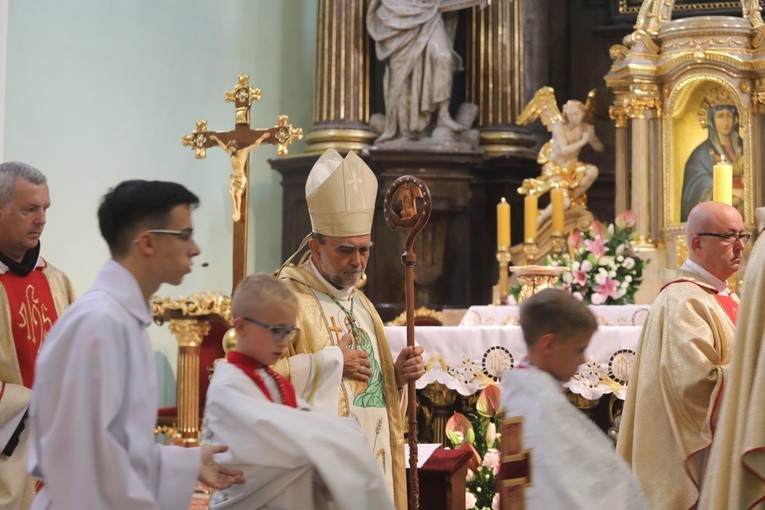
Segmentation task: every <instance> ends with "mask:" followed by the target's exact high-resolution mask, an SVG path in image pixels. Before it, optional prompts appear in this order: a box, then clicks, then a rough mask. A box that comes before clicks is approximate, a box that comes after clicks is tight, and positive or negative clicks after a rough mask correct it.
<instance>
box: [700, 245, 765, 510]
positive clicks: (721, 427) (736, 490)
mask: <svg viewBox="0 0 765 510" xmlns="http://www.w3.org/2000/svg"><path fill="white" fill-rule="evenodd" d="M763 310H765V240H762V239H760V240H759V241H758V242H757V244H756V245H755V247H754V249H753V250H752V254H751V255H750V257H749V262H748V263H747V271H746V276H745V280H744V293H743V296H742V299H741V308H740V309H739V316H738V327H737V329H736V341H735V342H734V344H733V352H732V353H731V361H730V367H729V369H728V372H727V374H726V378H725V386H724V388H723V396H722V407H721V410H720V415H719V418H718V419H717V428H716V429H715V437H714V442H713V443H712V452H711V454H710V457H709V462H708V464H707V471H706V474H705V477H704V482H703V484H702V487H701V499H700V501H699V508H700V509H702V510H707V509H712V510H716V509H718V508H747V509H749V508H760V506H757V505H762V502H763V501H765V407H763V403H765V342H764V341H763V339H764V338H765V321H763V317H762V314H763Z"/></svg>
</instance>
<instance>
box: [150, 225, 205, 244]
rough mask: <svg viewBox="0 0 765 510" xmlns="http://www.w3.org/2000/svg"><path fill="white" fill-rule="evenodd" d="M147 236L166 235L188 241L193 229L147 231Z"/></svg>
mask: <svg viewBox="0 0 765 510" xmlns="http://www.w3.org/2000/svg"><path fill="white" fill-rule="evenodd" d="M146 233H147V234H158V235H167V236H175V237H177V238H178V239H180V240H181V241H190V240H191V238H192V236H193V235H194V229H193V228H184V229H183V230H166V229H161V228H160V229H154V230H147V231H146Z"/></svg>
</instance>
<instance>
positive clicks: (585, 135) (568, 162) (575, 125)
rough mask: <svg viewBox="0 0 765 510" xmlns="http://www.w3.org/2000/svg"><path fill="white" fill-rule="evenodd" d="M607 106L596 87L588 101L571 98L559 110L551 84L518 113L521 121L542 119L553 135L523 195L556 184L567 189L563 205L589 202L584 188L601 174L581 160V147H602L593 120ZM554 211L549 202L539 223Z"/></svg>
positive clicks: (544, 146) (600, 114)
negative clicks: (538, 167)
mask: <svg viewBox="0 0 765 510" xmlns="http://www.w3.org/2000/svg"><path fill="white" fill-rule="evenodd" d="M604 111H605V107H604V106H603V104H602V102H601V100H600V97H599V96H598V94H597V91H596V90H595V89H593V90H591V91H590V93H589V94H587V102H586V103H584V104H582V102H581V101H576V100H569V101H567V102H566V104H564V105H563V112H562V113H561V111H560V110H558V104H557V102H556V101H555V91H554V90H553V89H552V87H542V88H541V89H539V90H538V91H537V92H536V94H534V97H533V98H532V99H531V101H529V104H527V105H526V108H524V109H523V111H522V112H521V114H520V115H519V116H518V120H517V121H516V123H517V124H518V125H524V124H528V123H529V122H533V121H534V120H536V119H540V120H541V121H542V124H544V125H545V127H546V128H547V130H548V131H550V132H551V133H552V138H551V139H550V141H549V142H547V143H545V144H544V145H543V146H542V148H541V149H540V150H539V155H538V156H537V163H539V164H540V165H542V173H541V175H540V176H539V177H537V178H531V179H524V180H523V183H522V184H521V187H520V188H518V193H520V194H521V195H527V194H532V195H542V194H544V193H547V192H548V191H550V188H553V187H557V188H563V189H564V190H567V193H566V194H565V198H564V203H563V205H564V208H565V209H568V208H570V207H571V206H572V205H581V206H586V205H587V196H586V195H585V192H586V191H587V190H588V189H589V187H590V186H592V183H593V182H595V179H596V178H597V177H598V168H597V167H596V166H595V165H591V164H588V163H583V162H581V161H579V152H581V150H582V147H584V146H585V145H587V144H590V145H591V146H592V148H593V149H595V150H596V151H598V152H601V151H603V143H602V142H601V141H600V140H599V139H598V137H597V136H596V135H595V127H594V126H593V121H594V119H595V117H596V116H597V117H600V116H602V115H603V113H604ZM551 213H552V205H548V206H547V207H546V208H545V209H544V210H543V211H542V212H541V213H540V214H539V217H538V218H537V224H539V225H541V224H542V223H544V222H545V221H546V220H547V219H548V218H549V217H550V215H551Z"/></svg>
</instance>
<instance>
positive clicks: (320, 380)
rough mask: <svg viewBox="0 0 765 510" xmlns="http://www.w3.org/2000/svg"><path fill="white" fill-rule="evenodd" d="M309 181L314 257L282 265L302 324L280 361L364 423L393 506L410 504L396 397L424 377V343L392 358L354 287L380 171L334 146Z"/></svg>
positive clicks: (314, 399) (311, 390) (301, 386)
mask: <svg viewBox="0 0 765 510" xmlns="http://www.w3.org/2000/svg"><path fill="white" fill-rule="evenodd" d="M305 190H306V201H307V202H308V212H309V214H310V216H311V227H312V230H313V232H312V233H311V234H310V236H308V237H307V238H306V240H304V244H305V242H307V243H308V247H309V249H310V258H309V259H308V260H307V261H306V262H305V263H304V264H302V265H300V266H297V267H296V266H291V265H287V266H286V267H283V268H282V269H281V270H280V276H281V278H283V279H284V281H285V282H286V283H287V285H288V286H289V288H290V289H291V290H292V292H293V293H294V294H295V296H296V297H297V298H298V303H299V315H298V323H297V325H298V327H299V328H300V333H299V334H298V336H297V338H296V339H295V341H294V342H293V343H292V344H291V345H290V346H289V350H288V354H287V356H285V357H284V358H282V360H281V361H279V363H277V364H276V369H277V370H278V371H279V372H280V373H282V374H283V375H285V376H287V377H289V378H290V380H291V381H292V383H293V384H294V385H295V389H296V390H297V392H298V395H299V396H301V397H302V398H303V399H305V400H306V401H307V402H309V403H310V404H312V405H314V406H316V407H318V408H319V409H321V410H324V411H325V412H330V413H333V414H337V415H340V416H353V417H354V419H356V420H357V421H358V422H359V424H360V425H361V428H362V429H363V430H364V432H365V433H366V436H367V441H368V444H369V449H370V451H371V452H372V453H373V454H374V455H375V458H376V459H377V460H378V462H379V464H380V468H381V469H382V470H383V472H384V473H385V479H386V483H387V488H388V491H389V493H390V495H391V496H392V499H393V502H394V504H395V505H396V508H398V509H405V508H406V468H405V464H404V432H403V429H402V419H401V412H400V407H399V406H400V402H401V401H402V399H403V397H405V395H406V392H404V391H402V389H403V388H404V387H405V385H406V383H407V381H409V380H416V379H418V378H419V377H421V376H422V375H423V374H424V373H425V367H424V365H423V361H422V347H419V346H418V347H415V348H414V349H411V348H405V349H403V350H402V351H401V352H400V353H399V354H398V355H397V356H396V359H395V360H394V359H393V356H392V355H391V351H390V348H389V347H388V342H387V340H386V337H385V330H384V329H383V323H382V321H381V320H380V316H379V315H378V313H377V311H376V310H375V308H374V305H372V303H371V302H370V301H369V299H367V298H366V296H364V294H363V293H362V292H360V291H359V290H358V289H357V288H356V284H357V283H358V282H359V280H360V279H361V277H362V275H363V274H364V270H365V269H366V265H367V261H368V259H369V252H370V248H371V246H372V239H371V235H370V233H371V230H372V219H373V215H374V207H375V199H376V197H377V178H376V177H375V175H374V173H372V170H370V169H369V167H368V166H367V165H366V164H365V163H364V161H363V160H362V159H361V158H360V157H359V156H357V155H356V154H355V153H354V152H353V151H351V152H348V155H347V156H346V157H345V158H343V157H342V156H340V154H338V153H337V152H336V151H335V150H334V149H328V150H327V151H326V152H325V153H324V154H322V156H321V157H320V158H319V160H318V161H317V162H316V164H315V165H314V166H313V168H312V169H311V172H310V173H309V175H308V180H307V182H306V186H305ZM301 249H302V246H301V248H299V249H298V252H300V250H301Z"/></svg>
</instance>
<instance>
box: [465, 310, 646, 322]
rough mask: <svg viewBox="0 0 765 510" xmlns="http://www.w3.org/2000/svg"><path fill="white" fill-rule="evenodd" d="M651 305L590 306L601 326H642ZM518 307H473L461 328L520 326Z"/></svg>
mask: <svg viewBox="0 0 765 510" xmlns="http://www.w3.org/2000/svg"><path fill="white" fill-rule="evenodd" d="M650 308H651V305H620V306H606V305H590V310H592V313H593V314H594V315H595V317H596V318H597V319H598V323H599V324H600V325H601V326H642V325H643V322H644V321H645V319H646V317H648V310H650ZM518 318H519V314H518V307H517V306H471V307H470V308H468V311H467V312H466V313H465V315H464V316H463V317H462V320H460V323H459V325H460V326H514V325H517V324H518Z"/></svg>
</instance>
